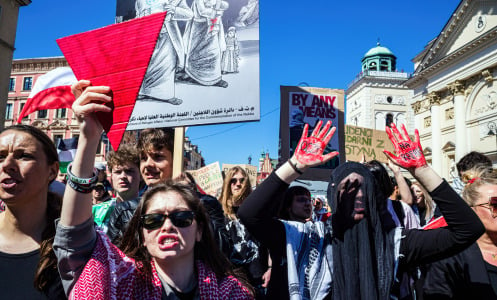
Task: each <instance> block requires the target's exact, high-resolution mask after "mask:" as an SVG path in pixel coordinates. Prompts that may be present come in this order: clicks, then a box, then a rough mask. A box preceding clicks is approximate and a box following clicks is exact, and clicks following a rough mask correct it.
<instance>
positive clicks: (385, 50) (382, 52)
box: [363, 43, 395, 59]
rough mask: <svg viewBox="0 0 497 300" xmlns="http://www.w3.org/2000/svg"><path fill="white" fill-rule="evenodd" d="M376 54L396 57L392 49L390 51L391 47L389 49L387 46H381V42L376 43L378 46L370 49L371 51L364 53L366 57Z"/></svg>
mask: <svg viewBox="0 0 497 300" xmlns="http://www.w3.org/2000/svg"><path fill="white" fill-rule="evenodd" d="M376 55H386V56H393V57H395V55H394V54H393V53H392V51H390V49H388V48H387V47H383V46H380V43H378V44H376V47H374V48H371V49H369V51H368V52H367V53H366V54H365V55H364V58H366V57H371V56H376ZM364 58H363V59H364Z"/></svg>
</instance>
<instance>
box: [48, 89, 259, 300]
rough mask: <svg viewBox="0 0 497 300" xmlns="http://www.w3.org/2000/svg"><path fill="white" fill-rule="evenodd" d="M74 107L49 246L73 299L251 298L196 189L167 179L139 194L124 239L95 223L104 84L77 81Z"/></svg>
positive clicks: (105, 99) (105, 96)
mask: <svg viewBox="0 0 497 300" xmlns="http://www.w3.org/2000/svg"><path fill="white" fill-rule="evenodd" d="M73 93H74V94H75V96H76V101H75V102H74V104H73V107H72V109H73V111H74V114H75V116H76V117H77V118H78V121H79V123H80V133H81V134H80V137H79V143H78V149H77V153H76V155H75V158H74V161H73V163H72V165H71V166H70V167H69V168H68V187H67V188H66V192H65V194H64V201H63V206H62V213H61V218H60V221H59V222H58V224H57V234H56V237H55V242H54V251H55V253H56V255H57V259H58V263H59V265H58V266H59V272H60V274H61V278H62V281H63V285H64V289H65V291H66V293H67V294H68V295H69V297H70V298H72V299H83V298H85V299H218V298H222V299H252V298H253V297H252V292H251V288H250V285H249V284H247V283H245V281H244V280H243V279H240V278H241V277H237V276H236V274H235V272H233V270H232V268H231V266H230V264H229V262H228V261H227V259H226V258H224V257H223V255H222V253H221V252H220V250H219V249H218V247H217V245H216V242H215V240H214V237H213V235H212V231H211V230H210V229H209V224H208V217H207V215H206V212H205V209H204V208H203V206H202V205H201V204H200V200H199V199H198V197H197V196H196V195H195V193H194V192H193V191H192V190H190V189H189V188H188V187H187V186H185V185H183V184H180V183H172V182H168V183H165V184H163V185H158V186H156V187H154V188H152V189H151V190H150V191H147V193H146V194H145V195H144V196H143V198H142V200H141V202H140V204H139V207H138V209H137V210H136V213H135V215H134V216H133V218H132V221H131V222H130V224H129V226H128V229H127V231H126V233H125V236H124V238H123V243H122V244H121V246H122V249H123V252H121V251H120V250H119V249H118V248H117V247H115V246H114V245H113V244H112V243H111V242H110V241H109V239H108V238H107V236H106V235H105V234H103V233H101V232H97V231H96V230H95V227H94V224H93V221H92V215H91V194H90V192H91V190H92V186H93V185H94V184H95V183H96V176H95V175H96V174H95V171H94V170H93V162H94V157H95V151H96V149H97V146H98V144H99V140H100V135H101V133H102V126H101V124H100V123H99V121H98V120H97V119H96V117H95V113H96V112H110V110H111V109H110V108H109V107H107V106H106V105H105V104H107V103H109V102H111V101H112V98H111V97H110V96H109V95H108V94H109V93H110V88H109V87H102V86H90V82H89V81H84V80H82V81H79V82H78V83H77V84H75V85H74V86H73Z"/></svg>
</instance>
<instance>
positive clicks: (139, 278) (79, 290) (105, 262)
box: [69, 231, 253, 300]
mask: <svg viewBox="0 0 497 300" xmlns="http://www.w3.org/2000/svg"><path fill="white" fill-rule="evenodd" d="M97 232H98V234H97V242H96V245H95V249H94V250H93V253H92V257H91V259H90V260H89V261H88V262H87V264H86V265H85V267H84V269H83V272H82V273H81V276H80V277H79V279H78V281H77V282H76V284H75V285H74V288H73V289H72V291H71V293H70V295H69V299H98V300H100V299H101V300H110V299H147V300H154V299H161V293H162V285H161V281H160V278H159V275H158V274H157V271H156V269H155V265H154V264H153V263H152V264H151V266H152V275H151V276H150V275H147V274H145V273H144V272H143V271H142V268H141V263H140V262H135V261H134V260H133V259H131V258H129V257H127V256H126V255H124V253H123V252H121V250H119V249H118V248H117V247H116V246H114V245H113V244H112V243H111V242H110V240H109V239H108V237H107V236H106V235H105V234H104V233H102V232H99V231H97ZM196 266H197V273H198V287H199V292H200V297H201V299H253V298H252V296H251V295H250V293H249V291H248V290H247V289H246V288H245V287H244V286H243V285H242V284H241V282H240V281H239V280H238V279H236V278H235V277H233V276H227V277H225V278H223V279H222V280H218V278H217V277H216V275H215V273H214V272H213V271H212V270H210V269H209V268H208V267H207V266H206V265H205V264H204V263H203V262H201V261H199V260H197V261H196Z"/></svg>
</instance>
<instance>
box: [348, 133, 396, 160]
mask: <svg viewBox="0 0 497 300" xmlns="http://www.w3.org/2000/svg"><path fill="white" fill-rule="evenodd" d="M383 149H386V150H388V151H390V152H392V153H393V152H394V147H393V145H392V143H391V142H390V140H389V139H388V135H387V133H386V132H385V131H382V130H376V129H371V128H363V127H357V126H352V125H345V159H346V160H347V161H358V162H360V161H362V159H363V156H364V157H365V158H366V161H370V160H373V159H376V160H378V161H381V162H384V163H386V162H388V159H387V157H386V156H385V155H384V154H383Z"/></svg>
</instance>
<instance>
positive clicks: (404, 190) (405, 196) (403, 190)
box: [388, 160, 413, 205]
mask: <svg viewBox="0 0 497 300" xmlns="http://www.w3.org/2000/svg"><path fill="white" fill-rule="evenodd" d="M388 167H389V168H390V170H392V173H393V176H394V177H395V180H396V181H397V186H398V188H399V194H400V200H401V201H402V202H404V203H407V204H409V205H412V203H413V199H412V192H411V188H409V185H408V184H407V182H406V179H405V178H404V176H402V173H401V172H400V167H399V166H398V165H396V164H394V163H393V162H392V161H391V160H388Z"/></svg>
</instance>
